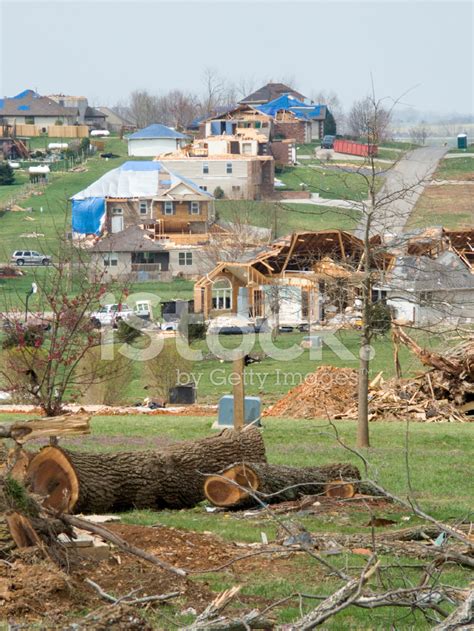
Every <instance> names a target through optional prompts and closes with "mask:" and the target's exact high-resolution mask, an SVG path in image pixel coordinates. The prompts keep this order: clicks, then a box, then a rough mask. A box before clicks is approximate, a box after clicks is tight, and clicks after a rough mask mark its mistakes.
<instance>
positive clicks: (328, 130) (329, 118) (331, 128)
mask: <svg viewBox="0 0 474 631" xmlns="http://www.w3.org/2000/svg"><path fill="white" fill-rule="evenodd" d="M336 132H337V127H336V121H335V119H334V116H333V115H332V113H331V112H330V111H329V110H327V113H326V119H325V121H324V135H325V136H326V135H328V136H335V135H336Z"/></svg>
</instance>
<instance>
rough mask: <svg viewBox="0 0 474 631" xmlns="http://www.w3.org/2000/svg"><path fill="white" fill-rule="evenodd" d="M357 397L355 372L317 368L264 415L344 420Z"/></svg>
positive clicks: (324, 367)
mask: <svg viewBox="0 0 474 631" xmlns="http://www.w3.org/2000/svg"><path fill="white" fill-rule="evenodd" d="M355 397H357V371H356V370H353V369H352V368H336V367H335V366H320V367H319V368H318V369H317V370H316V371H315V372H314V373H311V374H309V375H307V376H306V379H305V380H304V381H303V383H301V384H300V385H298V386H296V388H293V389H292V390H290V391H289V392H288V393H287V394H286V395H285V396H284V397H283V398H281V399H280V400H279V401H277V402H276V403H275V405H272V406H271V407H270V408H269V409H268V410H267V411H266V412H265V416H282V417H283V416H286V417H290V418H328V417H329V418H344V416H345V414H344V413H345V411H346V410H347V409H348V408H350V407H351V406H352V405H353V403H354V398H355Z"/></svg>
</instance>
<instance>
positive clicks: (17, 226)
mask: <svg viewBox="0 0 474 631" xmlns="http://www.w3.org/2000/svg"><path fill="white" fill-rule="evenodd" d="M35 140H43V139H42V138H37V139H35ZM48 140H51V139H48ZM105 143H106V144H105V147H106V151H111V152H113V153H116V154H117V155H119V156H120V157H119V158H116V159H113V160H105V159H103V158H101V157H100V156H99V155H97V156H94V157H92V158H90V159H89V160H88V161H87V163H86V164H85V167H86V170H85V171H84V172H67V173H56V172H55V173H52V174H50V178H49V183H48V184H47V185H46V186H43V187H38V191H39V192H40V193H41V194H39V195H38V194H37V195H31V196H30V197H27V198H26V199H23V200H22V201H21V204H20V205H21V206H23V208H28V207H31V208H33V212H32V213H28V215H26V214H25V213H21V212H15V213H13V212H7V213H4V214H3V216H1V217H0V231H1V234H2V243H1V250H0V261H2V260H5V259H6V258H9V256H10V254H11V251H12V250H14V249H21V248H35V249H39V247H40V246H39V244H36V243H35V244H33V245H32V239H27V238H26V239H25V238H23V237H21V236H20V235H22V234H26V233H31V232H36V233H40V234H44V237H42V238H41V239H42V247H44V253H46V254H50V253H53V254H54V252H55V251H56V250H57V246H58V242H59V240H60V239H61V238H63V237H64V234H65V232H69V231H70V229H71V228H70V207H69V202H68V200H69V198H70V197H71V195H73V194H74V193H77V192H78V191H80V190H81V189H83V188H85V187H86V186H89V184H91V183H92V182H94V181H95V180H96V179H98V178H99V177H100V176H101V175H104V173H106V172H107V171H110V169H113V168H114V167H116V166H119V165H120V164H122V163H123V162H125V161H126V160H127V159H128V158H127V145H126V143H125V141H122V140H120V139H119V138H109V139H107V140H105ZM18 177H19V178H20V179H22V178H23V177H26V175H24V174H22V173H20V174H19V175H18ZM16 186H18V185H16V184H15V185H12V186H4V187H0V191H1V194H2V195H5V196H6V198H7V199H8V197H9V196H11V195H12V194H14V191H15V187H16ZM41 208H42V209H43V210H42V212H41Z"/></svg>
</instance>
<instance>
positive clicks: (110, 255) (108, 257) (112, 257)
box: [102, 252, 118, 267]
mask: <svg viewBox="0 0 474 631" xmlns="http://www.w3.org/2000/svg"><path fill="white" fill-rule="evenodd" d="M102 259H103V261H104V265H105V267H117V265H118V254H117V253H116V252H107V254H104V255H103V257H102Z"/></svg>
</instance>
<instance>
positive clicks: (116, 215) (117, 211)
mask: <svg viewBox="0 0 474 631" xmlns="http://www.w3.org/2000/svg"><path fill="white" fill-rule="evenodd" d="M111 230H112V232H113V233H117V232H122V230H123V208H120V207H118V206H116V207H115V208H112V225H111Z"/></svg>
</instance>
